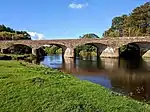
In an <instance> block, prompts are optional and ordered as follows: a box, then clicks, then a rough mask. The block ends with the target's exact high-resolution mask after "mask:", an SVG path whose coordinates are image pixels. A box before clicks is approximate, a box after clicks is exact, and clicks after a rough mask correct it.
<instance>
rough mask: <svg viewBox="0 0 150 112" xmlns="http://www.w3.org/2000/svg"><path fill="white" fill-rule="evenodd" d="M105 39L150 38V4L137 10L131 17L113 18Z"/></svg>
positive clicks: (105, 33)
mask: <svg viewBox="0 0 150 112" xmlns="http://www.w3.org/2000/svg"><path fill="white" fill-rule="evenodd" d="M103 36H104V37H133V36H150V2H147V3H145V4H144V5H141V6H140V7H137V8H135V9H134V10H133V11H132V12H131V13H130V14H129V15H122V16H118V17H115V18H113V20H112V25H111V28H109V29H108V30H107V31H105V32H104V33H103Z"/></svg>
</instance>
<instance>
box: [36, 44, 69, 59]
mask: <svg viewBox="0 0 150 112" xmlns="http://www.w3.org/2000/svg"><path fill="white" fill-rule="evenodd" d="M52 46H57V47H58V48H61V51H62V56H64V53H65V51H66V49H67V47H66V46H65V45H62V44H57V43H49V44H43V45H40V46H38V47H36V50H38V52H40V51H42V50H41V49H44V48H46V47H49V48H50V47H52ZM42 52H43V51H42ZM44 52H45V51H44ZM44 55H46V53H44Z"/></svg>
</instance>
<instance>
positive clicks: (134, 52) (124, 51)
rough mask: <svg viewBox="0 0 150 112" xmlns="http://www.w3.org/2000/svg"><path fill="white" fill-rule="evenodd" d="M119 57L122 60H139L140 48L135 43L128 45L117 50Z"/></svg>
mask: <svg viewBox="0 0 150 112" xmlns="http://www.w3.org/2000/svg"><path fill="white" fill-rule="evenodd" d="M119 57H120V58H124V59H139V58H140V57H141V53H140V47H139V45H137V44H136V43H129V44H127V45H124V46H122V47H120V48H119Z"/></svg>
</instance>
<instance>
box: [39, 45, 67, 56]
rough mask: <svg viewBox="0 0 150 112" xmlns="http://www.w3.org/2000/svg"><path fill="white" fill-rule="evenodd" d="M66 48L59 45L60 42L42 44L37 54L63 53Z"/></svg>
mask: <svg viewBox="0 0 150 112" xmlns="http://www.w3.org/2000/svg"><path fill="white" fill-rule="evenodd" d="M65 49H66V47H65V46H62V45H58V44H48V45H42V46H40V47H38V49H37V55H40V56H47V55H63V54H64V50H65Z"/></svg>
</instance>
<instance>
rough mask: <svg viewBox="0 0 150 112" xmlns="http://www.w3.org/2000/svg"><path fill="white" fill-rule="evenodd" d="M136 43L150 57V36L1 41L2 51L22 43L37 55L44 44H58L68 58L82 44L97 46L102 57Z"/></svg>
mask: <svg viewBox="0 0 150 112" xmlns="http://www.w3.org/2000/svg"><path fill="white" fill-rule="evenodd" d="M131 43H134V44H136V45H137V46H138V47H139V48H140V55H141V56H142V57H150V36H147V37H115V38H110V37H108V38H101V39H98V38H90V39H88V38H82V39H64V40H10V41H4V40H3V41H0V49H1V52H2V53H3V51H4V50H5V49H7V48H8V47H10V46H13V45H17V44H21V45H26V46H29V47H31V48H32V54H34V55H36V50H37V49H39V48H40V47H42V46H44V45H57V46H59V47H61V48H62V51H63V56H64V57H67V58H73V57H75V49H76V47H77V46H80V45H87V44H89V45H93V46H96V47H97V54H98V56H100V57H111V58H117V57H119V48H120V47H122V46H123V45H127V44H131Z"/></svg>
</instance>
